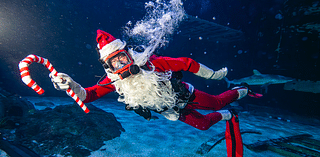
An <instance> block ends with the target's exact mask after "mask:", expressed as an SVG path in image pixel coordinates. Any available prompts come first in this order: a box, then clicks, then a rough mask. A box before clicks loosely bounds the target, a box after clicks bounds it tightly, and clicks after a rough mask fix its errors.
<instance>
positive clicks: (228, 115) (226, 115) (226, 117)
mask: <svg viewBox="0 0 320 157" xmlns="http://www.w3.org/2000/svg"><path fill="white" fill-rule="evenodd" d="M217 112H219V113H220V114H221V116H222V119H221V120H230V119H231V118H232V114H231V113H230V111H228V110H219V111H217Z"/></svg>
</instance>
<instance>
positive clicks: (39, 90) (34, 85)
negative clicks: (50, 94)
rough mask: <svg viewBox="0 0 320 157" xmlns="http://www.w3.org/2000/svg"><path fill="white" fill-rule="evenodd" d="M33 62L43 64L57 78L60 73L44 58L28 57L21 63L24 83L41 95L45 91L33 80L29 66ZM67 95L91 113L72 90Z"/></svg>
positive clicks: (86, 111) (20, 67) (68, 90)
mask: <svg viewBox="0 0 320 157" xmlns="http://www.w3.org/2000/svg"><path fill="white" fill-rule="evenodd" d="M33 62H37V63H40V64H43V65H44V66H45V67H46V68H47V69H48V70H49V71H50V72H51V73H52V74H53V75H54V76H57V74H58V72H57V71H56V69H54V68H53V66H52V64H51V63H50V62H49V61H48V59H45V58H42V57H40V56H36V55H33V54H30V55H28V56H27V57H26V58H24V59H23V60H21V61H20V63H19V69H20V75H21V79H22V81H23V82H24V83H25V84H26V85H27V86H29V87H30V88H32V89H33V90H34V91H36V92H37V93H38V94H39V95H41V94H43V93H44V90H43V89H42V88H41V87H40V86H39V85H38V84H37V83H36V82H35V81H33V80H32V78H31V76H30V73H29V65H30V64H32V63H33ZM67 93H68V94H69V95H70V96H71V97H72V98H73V99H74V100H75V101H76V102H77V103H78V105H79V106H80V107H81V108H82V109H83V111H84V112H85V113H89V109H88V108H87V107H86V106H85V105H84V103H83V102H82V101H81V100H80V99H79V97H78V96H77V95H76V94H75V93H74V92H73V91H72V90H71V88H69V89H67Z"/></svg>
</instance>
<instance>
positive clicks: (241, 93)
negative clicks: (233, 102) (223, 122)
mask: <svg viewBox="0 0 320 157" xmlns="http://www.w3.org/2000/svg"><path fill="white" fill-rule="evenodd" d="M237 91H238V93H239V97H238V100H239V99H241V98H243V97H245V96H246V95H247V94H248V89H247V88H240V89H237Z"/></svg>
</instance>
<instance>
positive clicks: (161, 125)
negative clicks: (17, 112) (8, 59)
mask: <svg viewBox="0 0 320 157" xmlns="http://www.w3.org/2000/svg"><path fill="white" fill-rule="evenodd" d="M27 99H28V100H29V101H30V102H32V103H36V102H42V101H50V102H53V103H54V104H55V105H66V104H71V103H73V100H72V99H71V98H56V97H55V98H54V97H27ZM92 104H94V105H95V106H97V107H99V108H101V109H103V110H105V111H106V112H111V113H113V114H114V115H115V117H116V118H117V120H118V121H119V122H120V123H121V124H122V126H123V128H124V129H125V132H123V133H122V134H121V136H120V137H118V138H115V139H113V140H110V141H105V145H104V146H103V147H101V148H100V150H98V151H94V152H92V153H91V156H92V157H97V156H101V157H102V156H121V157H123V156H132V157H139V156H152V157H158V156H159V157H160V156H161V157H162V156H171V157H175V156H176V157H178V156H179V157H197V156H199V157H200V156H215V157H226V156H227V152H226V144H225V141H222V142H221V143H220V144H218V145H216V146H215V147H214V148H213V149H212V150H211V151H210V152H209V153H208V154H206V155H199V154H196V151H197V149H198V147H199V146H200V145H201V144H202V143H204V142H206V141H207V140H208V139H210V138H211V137H213V136H214V135H217V134H219V133H221V132H224V131H225V128H226V122H225V121H220V122H219V123H217V124H215V125H214V126H212V127H211V128H210V129H209V130H206V131H201V130H197V129H195V128H193V127H191V126H189V125H187V124H185V123H183V122H181V121H175V122H173V121H169V120H167V119H165V118H164V117H162V116H161V115H159V114H157V113H153V115H154V116H157V117H158V118H159V119H156V120H151V121H147V120H145V119H144V118H143V117H140V116H138V115H137V114H135V113H134V112H131V111H126V110H125V109H124V104H122V103H118V102H117V101H116V100H114V99H99V100H97V101H95V102H93V103H92ZM36 108H37V109H44V108H45V107H43V106H36ZM201 112H202V113H204V114H207V113H210V112H212V111H210V112H209V111H201ZM239 118H240V128H241V129H253V130H256V131H260V132H261V133H262V134H261V135H257V134H244V135H242V138H243V143H245V144H251V143H255V142H258V141H262V140H267V139H272V138H279V137H286V136H291V135H298V134H304V133H307V134H311V135H313V138H314V139H318V140H319V139H320V135H319V130H320V126H311V125H306V124H301V123H295V122H285V121H281V120H277V119H271V118H269V117H267V116H257V114H255V115H252V114H250V113H248V112H242V113H240V114H239ZM0 155H1V154H0ZM244 156H249V157H259V156H263V157H278V156H281V155H279V154H276V153H274V152H272V151H265V152H260V153H256V152H253V151H251V150H249V149H247V148H246V147H244Z"/></svg>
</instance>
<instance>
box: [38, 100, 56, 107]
mask: <svg viewBox="0 0 320 157" xmlns="http://www.w3.org/2000/svg"><path fill="white" fill-rule="evenodd" d="M34 105H36V106H46V107H53V106H55V105H54V103H53V102H47V101H42V102H37V103H34Z"/></svg>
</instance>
